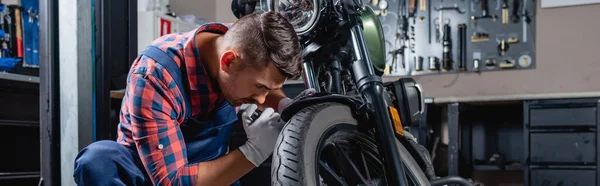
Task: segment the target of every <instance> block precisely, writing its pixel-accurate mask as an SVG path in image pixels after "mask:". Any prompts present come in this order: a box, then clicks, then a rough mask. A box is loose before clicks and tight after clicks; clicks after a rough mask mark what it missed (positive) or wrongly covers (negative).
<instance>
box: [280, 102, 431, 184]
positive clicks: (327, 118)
mask: <svg viewBox="0 0 600 186" xmlns="http://www.w3.org/2000/svg"><path fill="white" fill-rule="evenodd" d="M357 124H358V122H357V120H356V119H355V118H354V117H353V116H352V111H351V109H350V107H348V106H346V105H343V104H339V103H320V104H315V105H312V106H309V107H306V108H304V109H302V110H301V111H299V112H298V113H297V114H295V115H294V116H293V117H292V118H290V120H289V121H288V123H287V124H286V125H285V126H284V128H283V129H282V132H281V134H280V135H279V137H278V139H277V142H276V147H275V149H274V151H273V159H272V164H271V185H285V186H290V185H294V186H296V185H297V186H305V185H310V186H313V185H315V186H316V185H321V184H320V183H318V180H320V178H318V177H317V176H318V175H317V171H318V168H319V167H317V166H319V165H320V164H319V163H320V161H321V160H318V159H319V158H317V156H319V155H317V154H316V153H315V152H317V151H318V150H317V149H318V148H322V146H321V145H320V144H319V143H321V142H322V139H323V137H324V136H327V135H329V134H331V133H332V131H333V133H336V134H338V135H337V137H336V138H340V137H341V138H344V137H351V135H353V134H355V133H360V132H358V131H357V130H358V129H357V128H356V126H357ZM342 125H351V126H354V127H353V128H352V127H351V128H348V127H340V128H336V126H342ZM332 128H335V129H333V130H332ZM334 135H335V134H332V135H331V136H334ZM371 140H372V139H371ZM372 144H373V146H376V145H375V142H374V141H373V143H372ZM396 145H397V146H398V148H399V151H400V152H399V153H400V155H401V157H402V162H403V164H404V171H405V173H406V174H407V179H409V177H411V180H412V181H413V182H416V184H414V185H419V186H421V185H430V184H429V181H428V179H427V177H426V176H425V174H424V173H423V170H421V168H420V167H419V165H418V164H417V162H416V161H415V160H414V158H413V157H412V156H411V155H410V153H409V152H408V151H407V150H406V148H405V147H404V146H403V145H402V143H400V142H399V141H398V140H396ZM374 151H375V152H376V151H377V150H374ZM377 154H378V153H377ZM377 156H378V155H377ZM363 160H364V157H363ZM321 166H322V165H321ZM365 166H369V165H367V163H365ZM359 172H360V171H359ZM408 174H410V175H408ZM319 177H321V176H319ZM382 179H384V178H382ZM409 185H410V184H409Z"/></svg>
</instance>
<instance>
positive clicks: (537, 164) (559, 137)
mask: <svg viewBox="0 0 600 186" xmlns="http://www.w3.org/2000/svg"><path fill="white" fill-rule="evenodd" d="M599 101H600V99H599V98H588V99H563V100H534V101H525V102H524V104H523V106H524V117H523V122H524V139H525V140H524V141H525V157H526V160H525V163H526V167H525V171H524V173H525V185H598V182H597V178H598V176H599V175H600V172H598V170H597V167H598V163H599V162H600V161H598V150H599V149H598V148H597V144H598V129H597V128H598V116H600V110H599V108H600V103H599Z"/></svg>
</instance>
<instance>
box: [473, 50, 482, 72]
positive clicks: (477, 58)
mask: <svg viewBox="0 0 600 186" xmlns="http://www.w3.org/2000/svg"><path fill="white" fill-rule="evenodd" d="M479 63H481V52H473V71H475V72H479Z"/></svg>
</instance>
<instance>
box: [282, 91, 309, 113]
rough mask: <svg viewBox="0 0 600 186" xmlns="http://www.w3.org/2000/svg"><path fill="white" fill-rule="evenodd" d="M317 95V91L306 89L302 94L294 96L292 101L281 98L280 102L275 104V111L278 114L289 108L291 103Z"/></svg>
mask: <svg viewBox="0 0 600 186" xmlns="http://www.w3.org/2000/svg"><path fill="white" fill-rule="evenodd" d="M315 93H317V91H316V90H315V89H312V88H309V89H306V90H304V91H302V92H300V94H298V96H296V97H295V98H294V99H290V98H283V99H281V100H279V104H277V110H278V111H279V112H281V111H283V110H284V109H285V108H287V107H288V106H290V105H291V104H292V103H294V102H295V101H298V100H299V99H300V98H303V97H306V96H310V95H313V94H315Z"/></svg>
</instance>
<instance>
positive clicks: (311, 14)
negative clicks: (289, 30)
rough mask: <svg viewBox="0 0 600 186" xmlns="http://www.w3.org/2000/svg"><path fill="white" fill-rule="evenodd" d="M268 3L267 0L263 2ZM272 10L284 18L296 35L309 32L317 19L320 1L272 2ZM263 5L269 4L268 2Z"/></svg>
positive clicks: (284, 0) (288, 0)
mask: <svg viewBox="0 0 600 186" xmlns="http://www.w3.org/2000/svg"><path fill="white" fill-rule="evenodd" d="M263 1H268V0H263ZM273 1H275V2H276V3H274V4H273V5H274V7H273V10H274V11H277V12H279V13H280V14H281V15H283V16H284V17H286V18H287V19H288V20H289V21H290V23H291V24H292V25H293V26H294V28H295V30H296V32H297V33H298V35H304V34H306V33H307V32H309V31H311V30H312V29H313V28H314V27H315V24H316V23H317V21H318V19H319V17H320V16H319V13H318V11H319V9H320V8H321V7H320V6H321V5H320V3H321V2H320V0H273ZM265 4H267V5H268V4H269V3H268V2H267V3H265Z"/></svg>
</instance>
